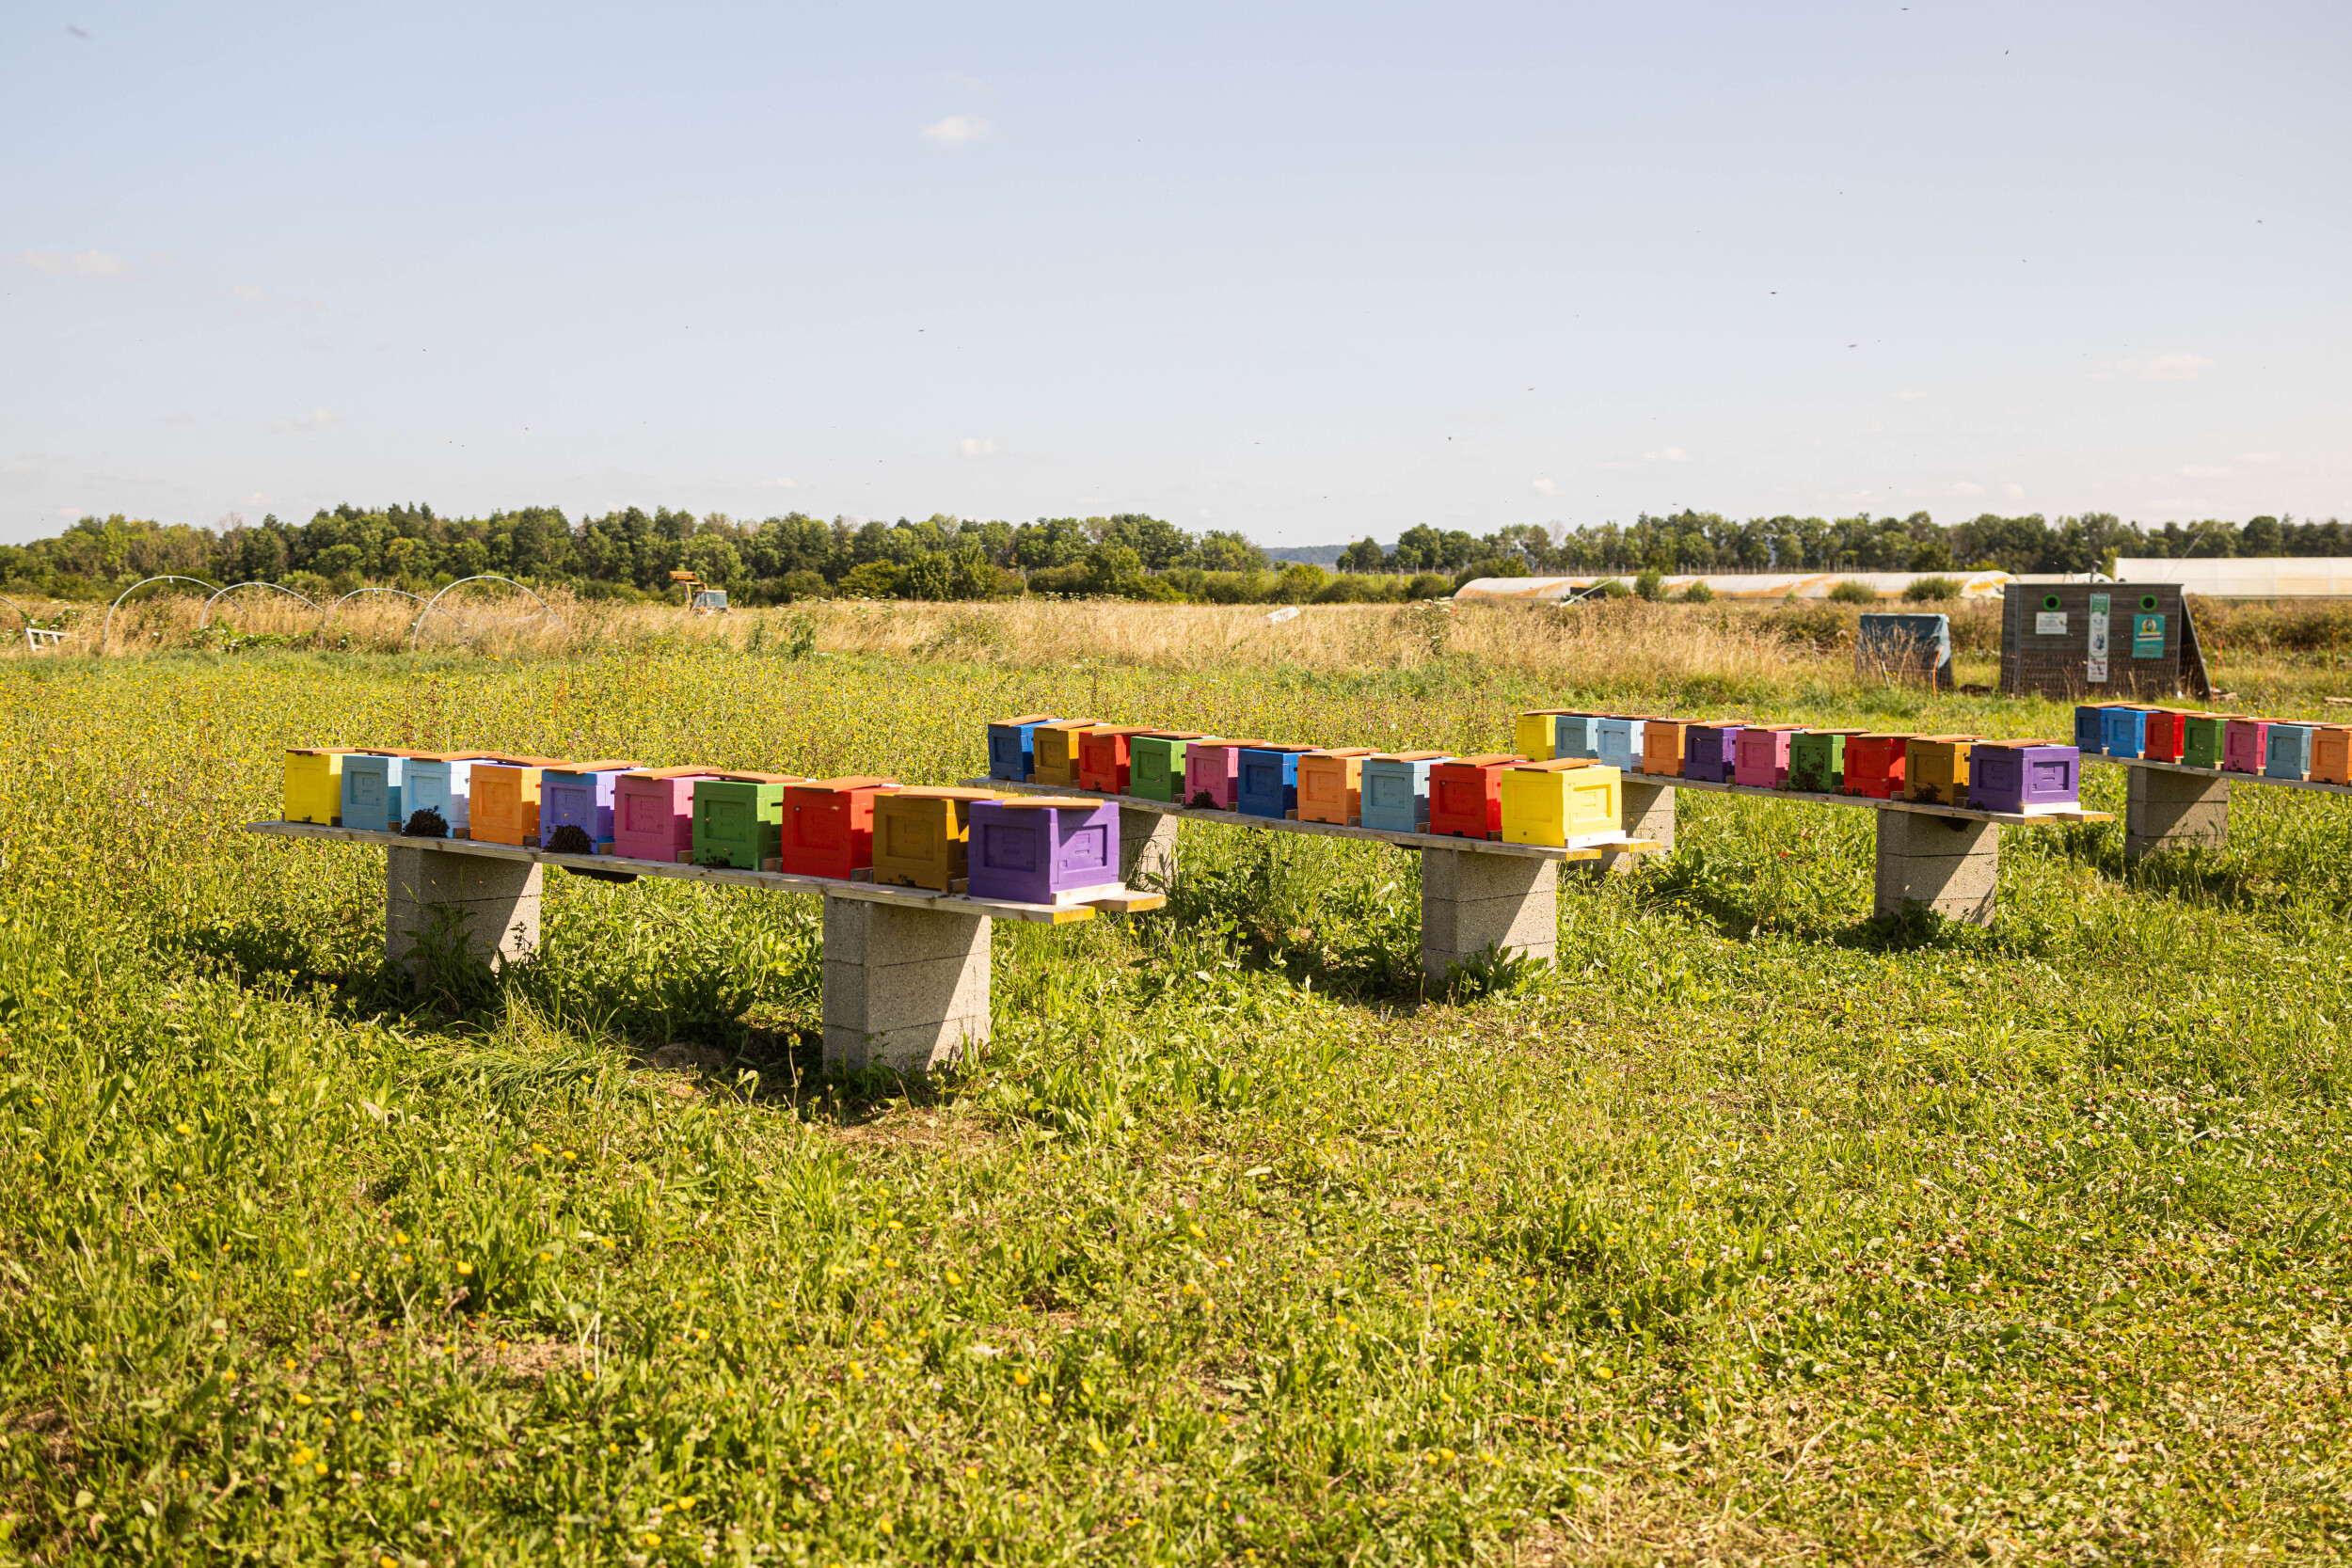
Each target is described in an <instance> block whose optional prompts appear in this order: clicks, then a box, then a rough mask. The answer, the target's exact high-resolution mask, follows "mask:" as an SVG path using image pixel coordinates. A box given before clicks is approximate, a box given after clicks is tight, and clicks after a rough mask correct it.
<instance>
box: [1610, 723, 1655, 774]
mask: <svg viewBox="0 0 2352 1568" xmlns="http://www.w3.org/2000/svg"><path fill="white" fill-rule="evenodd" d="M1648 723H1649V721H1648V720H1647V719H1646V718H1640V719H1637V718H1634V717H1632V716H1630V715H1628V714H1622V713H1610V714H1603V715H1602V716H1601V721H1600V726H1599V735H1598V738H1599V745H1600V760H1601V761H1602V762H1603V763H1606V764H1607V765H1608V766H1610V767H1611V768H1616V769H1617V770H1618V771H1620V772H1624V773H1631V772H1634V771H1636V770H1637V769H1639V768H1641V766H1642V748H1643V747H1644V745H1645V744H1646V742H1645V739H1644V736H1645V733H1646V726H1647V725H1648Z"/></svg>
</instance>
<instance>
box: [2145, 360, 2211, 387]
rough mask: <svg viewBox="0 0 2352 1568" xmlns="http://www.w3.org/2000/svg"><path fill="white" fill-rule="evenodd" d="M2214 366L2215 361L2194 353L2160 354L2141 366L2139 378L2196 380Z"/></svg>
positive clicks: (2150, 379) (2147, 379)
mask: <svg viewBox="0 0 2352 1568" xmlns="http://www.w3.org/2000/svg"><path fill="white" fill-rule="evenodd" d="M2213 367H2214V361H2212V360H2210V359H2206V358H2203V357H2201V356H2198V355H2194V354H2159V355H2157V356H2155V357H2154V358H2153V359H2151V360H2149V361H2148V362H2147V363H2145V364H2143V365H2141V366H2140V367H2139V379H2140V380H2142V381H2194V380H2196V379H2197V378H2198V377H2199V376H2200V375H2201V374H2203V373H2204V372H2207V371H2209V370H2211V369H2213Z"/></svg>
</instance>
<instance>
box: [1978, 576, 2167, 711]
mask: <svg viewBox="0 0 2352 1568" xmlns="http://www.w3.org/2000/svg"><path fill="white" fill-rule="evenodd" d="M2001 689H2002V690H2003V691H2005V692H2007V693H2009V694H2010V696H2015V697H2026V696H2033V697H2055V698H2058V699H2059V700H2061V701H2067V702H2073V701H2079V700H2081V699H2083V698H2086V697H2092V698H2095V697H2109V698H2113V699H2116V700H2117V701H2121V702H2137V701H2147V700H2149V699H2151V698H2165V697H2172V696H2177V695H2179V694H2180V693H2181V692H2183V691H2185V692H2187V693H2188V694H2189V695H2191V696H2193V697H2198V698H2201V699H2205V700H2211V698H2212V696H2213V682H2212V680H2211V679H2209V678H2208V677H2207V675H2206V673H2205V656H2204V653H2203V651H2202V650H2201V649H2200V648H2199V647H2198V645H2197V624H2196V623H2195V622H2194V621H2192V620H2190V619H2189V616H2188V606H2187V603H2186V601H2185V599H2184V598H2183V596H2182V594H2181V590H2180V587H2179V585H2178V584H2176V583H2169V582H2012V583H2010V584H2009V585H2008V588H2007V591H2006V592H2005V593H2004V594H2002V596H2001Z"/></svg>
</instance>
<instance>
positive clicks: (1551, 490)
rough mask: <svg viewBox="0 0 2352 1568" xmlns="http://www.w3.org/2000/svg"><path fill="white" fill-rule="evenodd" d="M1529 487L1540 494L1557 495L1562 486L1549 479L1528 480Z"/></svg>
mask: <svg viewBox="0 0 2352 1568" xmlns="http://www.w3.org/2000/svg"><path fill="white" fill-rule="evenodd" d="M1528 488H1529V489H1531V490H1533V491H1534V492H1535V493H1536V494H1537V495H1539V496H1556V495H1558V494H1559V493H1560V486H1558V485H1557V484H1554V483H1551V481H1549V480H1548V479H1535V480H1530V481H1528Z"/></svg>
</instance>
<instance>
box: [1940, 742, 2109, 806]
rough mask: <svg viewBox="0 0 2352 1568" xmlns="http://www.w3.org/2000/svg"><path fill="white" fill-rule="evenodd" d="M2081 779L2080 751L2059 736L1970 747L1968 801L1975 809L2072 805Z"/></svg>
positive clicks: (1978, 744) (1988, 743) (1984, 743)
mask: <svg viewBox="0 0 2352 1568" xmlns="http://www.w3.org/2000/svg"><path fill="white" fill-rule="evenodd" d="M2082 778H2083V754H2082V752H2081V750H2080V749H2079V748H2076V747H2074V746H2063V745H2060V744H2059V743H2058V742H2057V741H2055V740H1979V741H1978V742H1977V743H1976V744H1975V745H1974V746H1972V747H1970V748H1969V751H1968V804H1969V806H1970V808H1971V809H1973V810H1976V811H2015V812H2028V813H2030V812H2037V811H2056V810H2058V809H2060V808H2062V807H2071V806H2073V805H2074V803H2075V800H2076V797H2077V795H2078V794H2079V792H2080V790H2081V788H2082Z"/></svg>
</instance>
